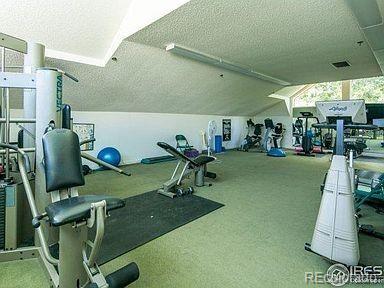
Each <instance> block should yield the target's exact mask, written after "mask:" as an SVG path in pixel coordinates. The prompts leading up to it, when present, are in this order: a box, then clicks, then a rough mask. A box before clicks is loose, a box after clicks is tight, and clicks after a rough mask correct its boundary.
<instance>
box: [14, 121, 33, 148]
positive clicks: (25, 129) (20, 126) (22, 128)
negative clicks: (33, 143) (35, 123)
mask: <svg viewBox="0 0 384 288" xmlns="http://www.w3.org/2000/svg"><path fill="white" fill-rule="evenodd" d="M17 127H19V128H20V129H21V130H23V131H24V132H25V133H27V134H28V135H29V136H31V138H32V139H35V135H34V134H33V133H32V132H31V131H29V130H28V129H27V128H25V127H24V126H22V125H20V124H17ZM23 144H24V143H23Z"/></svg>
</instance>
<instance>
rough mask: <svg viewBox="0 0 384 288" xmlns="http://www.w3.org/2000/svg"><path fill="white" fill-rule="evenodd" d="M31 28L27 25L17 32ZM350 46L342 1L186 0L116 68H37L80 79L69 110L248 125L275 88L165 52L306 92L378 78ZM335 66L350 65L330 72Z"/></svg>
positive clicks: (67, 89) (135, 42) (362, 49)
mask: <svg viewBox="0 0 384 288" xmlns="http://www.w3.org/2000/svg"><path fill="white" fill-rule="evenodd" d="M132 1H136V2H137V1H139V2H140V0H132ZM146 1H148V0H146ZM96 2H98V1H96ZM104 2H105V1H104ZM139 2H137V3H139ZM163 2H166V1H163ZM179 2H182V1H179ZM184 2H187V1H184ZM184 2H183V3H184ZM121 3H122V2H121ZM179 6H180V5H179ZM70 12H71V11H70V10H69V12H67V14H70ZM1 13H2V12H0V16H1ZM165 14H166V13H165ZM94 17H96V16H94ZM136 17H138V18H139V16H138V15H136ZM80 19H81V18H80ZM123 22H124V21H123ZM0 24H3V22H2V20H1V18H0ZM61 24H62V25H64V24H65V23H61ZM125 24H126V25H128V26H129V21H128V22H125ZM130 27H131V26H130ZM137 27H139V26H137ZM35 28H36V27H35V25H29V26H28V27H25V29H26V32H25V33H29V32H28V31H30V30H34V29H35ZM141 28H142V27H141ZM28 29H29V30H28ZM136 30H138V29H136ZM7 31H8V30H5V31H2V32H7ZM63 31H65V30H63ZM130 31H133V30H130ZM46 33H50V32H49V30H46ZM128 34H131V33H128ZM26 35H29V34H26ZM121 35H126V34H124V33H123V34H121ZM121 35H120V36H121ZM15 36H19V35H15ZM69 36H70V35H69ZM69 36H68V35H66V37H69ZM360 40H364V37H363V35H362V34H361V32H360V30H359V28H358V26H357V23H356V20H355V19H354V17H353V15H352V13H351V12H350V10H349V8H348V7H347V5H346V4H345V2H344V1H342V0H338V1H334V0H322V1H318V0H307V1H302V0H286V1H281V0H268V1H267V0H260V1H254V0H239V1H223V0H210V1H208V0H192V1H190V2H189V3H187V4H185V5H183V6H181V7H180V8H178V9H177V10H174V11H173V12H171V13H169V14H168V15H166V16H164V17H162V18H161V19H160V20H158V21H156V22H154V23H153V24H151V25H149V26H147V27H146V28H144V29H142V30H140V31H138V32H137V33H135V34H133V35H131V36H129V37H128V38H126V40H125V41H123V42H122V43H121V44H120V46H119V48H118V49H117V50H116V52H115V53H114V54H113V55H112V54H111V55H110V56H114V57H116V58H117V61H111V60H110V61H105V63H106V65H105V67H96V66H91V65H85V64H80V63H75V62H71V61H64V60H60V59H53V58H49V59H48V61H47V65H49V66H57V67H59V68H61V69H63V70H65V71H68V72H70V73H72V74H74V75H76V77H78V78H79V79H80V82H79V83H73V82H71V81H69V80H65V83H64V84H65V86H64V95H65V98H66V99H65V101H66V102H68V103H70V104H71V105H72V106H73V109H75V110H88V111H130V112H160V113H189V114H216V115H246V116H250V115H255V114H257V113H259V112H260V111H262V110H264V109H266V108H268V107H271V106H273V105H274V104H276V103H277V102H279V101H281V100H279V99H275V98H271V97H268V95H270V94H272V93H274V92H276V91H278V90H279V89H280V88H282V86H279V85H276V84H272V83H269V82H265V81H261V80H258V79H255V78H251V77H248V76H244V75H241V74H238V73H235V72H230V71H227V70H223V69H220V68H217V67H213V66H210V65H207V64H204V63H200V62H196V61H193V60H190V59H186V58H183V57H180V56H177V55H173V54H171V53H169V52H166V51H165V46H166V45H167V44H169V43H172V42H174V43H176V44H180V45H183V46H186V47H189V48H192V49H194V50H198V51H200V52H203V53H207V54H211V55H215V56H218V57H222V58H224V59H226V60H229V61H232V62H236V63H239V64H242V65H247V66H249V67H251V68H253V69H254V70H256V71H258V72H261V73H265V74H267V75H270V76H273V77H276V78H280V79H282V80H285V81H288V82H290V83H292V84H306V83H314V82H324V81H335V80H341V79H352V78H362V77H371V76H377V75H381V71H380V69H379V66H378V64H377V62H376V60H375V58H374V56H373V54H372V52H371V50H370V48H369V47H368V46H367V45H366V44H365V43H363V45H361V46H359V45H358V44H357V42H358V41H360ZM94 45H96V44H94ZM59 46H60V45H59ZM96 46H97V45H96ZM48 48H51V46H50V45H48ZM98 48H99V47H98ZM89 49H90V50H92V49H91V48H89ZM84 51H85V50H84ZM92 51H95V50H92ZM100 51H101V50H100ZM71 53H72V52H71ZM92 53H95V52H92ZM85 56H87V57H93V56H95V55H91V54H87V55H85ZM110 56H109V57H108V58H107V60H108V59H110ZM342 60H347V61H348V62H349V63H351V65H352V66H351V67H349V68H342V69H339V70H337V69H335V68H334V67H333V66H331V65H330V63H331V62H336V61H342ZM100 66H103V65H100ZM221 74H222V75H223V76H222V77H221V76H220V75H221Z"/></svg>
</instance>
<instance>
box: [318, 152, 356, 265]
mask: <svg viewBox="0 0 384 288" xmlns="http://www.w3.org/2000/svg"><path fill="white" fill-rule="evenodd" d="M357 233H358V230H357V224H356V220H355V206H354V197H353V192H352V189H351V180H350V174H349V171H348V165H347V161H346V158H345V156H341V155H334V156H333V158H332V163H331V167H330V169H329V171H328V175H327V179H326V181H325V187H324V192H323V197H322V199H321V204H320V209H319V214H318V216H317V221H316V227H315V231H314V233H313V238H312V243H311V250H312V251H313V252H315V253H317V254H319V255H321V256H324V257H326V258H328V259H330V260H332V261H335V262H340V263H343V264H346V265H357V264H358V262H359V259H360V252H359V243H358V235H357Z"/></svg>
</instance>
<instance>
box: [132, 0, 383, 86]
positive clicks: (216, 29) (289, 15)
mask: <svg viewBox="0 0 384 288" xmlns="http://www.w3.org/2000/svg"><path fill="white" fill-rule="evenodd" d="M128 39H129V40H130V41H135V42H139V43H143V44H146V45H151V46H155V47H159V48H164V47H165V45H166V44H169V43H176V44H179V45H182V46H186V47H189V48H192V49H194V50H197V51H200V52H204V53H207V54H211V55H215V56H218V57H221V58H224V59H226V60H230V61H233V62H237V63H240V64H243V65H248V66H250V67H252V68H253V69H255V70H256V71H258V72H262V73H265V74H267V75H270V76H274V77H277V78H280V79H282V80H286V81H288V82H291V83H293V84H305V83H314V82H325V81H331V80H332V81H335V80H341V79H352V78H362V77H370V76H377V75H381V71H380V69H379V66H378V64H377V62H376V60H375V58H374V56H373V54H372V52H371V50H370V48H369V47H368V46H367V45H366V44H365V43H364V44H363V45H362V46H359V45H358V44H357V43H356V42H357V41H360V40H364V36H363V35H362V34H361V32H360V30H359V28H358V25H357V23H356V20H355V18H354V17H353V15H352V13H351V11H350V10H349V8H348V6H347V5H346V3H345V2H344V1H342V0H337V1H335V0H322V1H319V0H306V1H303V0H285V1H282V0H259V1H255V0H239V1H222V0H211V1H206V0H192V1H190V2H189V3H187V4H185V5H184V6H182V7H181V8H179V9H177V10H175V11H174V12H173V13H171V14H169V15H167V16H165V17H163V18H162V19H160V20H159V21H156V22H155V23H153V24H152V25H150V26H148V27H146V28H145V29H143V30H141V31H139V32H137V33H136V34H134V35H132V36H130V37H129V38H128ZM342 60H348V61H349V62H350V63H351V64H352V66H351V67H349V68H344V69H335V68H334V67H333V66H331V65H330V63H332V62H336V61H342Z"/></svg>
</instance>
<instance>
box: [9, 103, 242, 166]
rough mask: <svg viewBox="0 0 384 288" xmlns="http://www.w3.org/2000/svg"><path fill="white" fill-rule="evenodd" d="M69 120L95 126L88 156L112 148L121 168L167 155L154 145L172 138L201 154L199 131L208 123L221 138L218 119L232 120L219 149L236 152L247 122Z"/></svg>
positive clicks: (105, 115)
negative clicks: (184, 140)
mask: <svg viewBox="0 0 384 288" xmlns="http://www.w3.org/2000/svg"><path fill="white" fill-rule="evenodd" d="M12 116H13V117H22V110H16V109H15V110H12ZM72 117H73V122H74V123H93V124H95V138H96V142H95V149H94V150H93V151H89V153H90V154H91V155H93V156H97V153H98V152H99V151H100V150H101V149H102V148H104V147H107V146H112V147H115V148H116V149H118V150H119V151H120V153H121V155H122V164H129V163H136V162H140V161H141V159H143V158H147V157H155V156H163V155H167V153H166V152H165V151H164V150H163V149H161V148H160V147H158V146H157V145H156V143H157V142H158V141H163V142H167V143H169V144H171V145H175V144H176V142H175V135H176V134H183V135H185V137H187V139H188V141H189V143H190V144H191V145H193V146H194V147H195V148H196V149H198V150H200V151H201V149H202V137H201V131H202V130H204V131H205V130H206V129H207V125H208V122H209V121H210V120H215V121H216V123H217V126H218V129H217V132H216V134H218V135H221V134H222V119H231V120H232V140H231V141H230V142H223V147H225V148H226V149H232V148H237V147H238V146H239V145H240V141H241V139H242V138H243V137H244V130H245V126H246V120H247V119H248V118H247V117H233V116H210V115H188V114H160V113H133V112H79V111H72ZM13 128H15V126H13ZM17 131H18V129H12V137H11V138H12V141H15V140H17ZM87 164H90V163H87ZM93 167H95V166H93Z"/></svg>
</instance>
